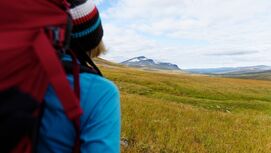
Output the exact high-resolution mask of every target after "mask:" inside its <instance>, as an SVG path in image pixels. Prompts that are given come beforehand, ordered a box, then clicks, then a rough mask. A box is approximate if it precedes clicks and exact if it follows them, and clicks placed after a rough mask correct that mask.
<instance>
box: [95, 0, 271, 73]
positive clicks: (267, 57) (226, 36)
mask: <svg viewBox="0 0 271 153" xmlns="http://www.w3.org/2000/svg"><path fill="white" fill-rule="evenodd" d="M95 2H96V4H97V7H98V9H99V12H100V14H101V18H102V23H103V27H104V38H103V39H104V42H105V44H106V47H107V49H108V52H107V54H106V55H104V56H103V58H105V59H107V60H110V61H114V62H122V61H124V60H127V59H130V58H133V57H137V56H146V57H147V58H152V59H155V60H159V61H163V62H171V63H174V64H177V65H178V66H179V67H180V68H183V69H187V68H214V67H235V66H252V65H270V66H271V0H160V1H157V0H96V1H95Z"/></svg>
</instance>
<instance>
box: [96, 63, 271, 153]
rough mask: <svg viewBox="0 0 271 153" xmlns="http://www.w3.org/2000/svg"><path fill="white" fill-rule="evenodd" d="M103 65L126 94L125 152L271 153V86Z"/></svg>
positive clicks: (123, 111) (106, 73)
mask: <svg viewBox="0 0 271 153" xmlns="http://www.w3.org/2000/svg"><path fill="white" fill-rule="evenodd" d="M99 63H100V67H102V71H103V72H104V75H105V76H106V77H108V78H109V79H111V80H113V81H114V82H115V83H116V84H117V85H118V87H119V89H120V91H121V106H122V138H123V140H125V141H127V142H128V146H126V147H125V146H123V147H122V152H125V153H126V152H127V153H136V152H139V153H144V152H145V153H174V152H176V153H177V152H178V153H182V152H184V153H187V152H188V153H205V152H206V153H239V152H242V153H243V152H245V153H268V152H271V82H270V81H258V80H248V79H246V80H242V79H230V78H214V77H208V76H195V75H194V76H193V75H188V74H181V73H180V74H176V73H175V74H174V73H172V74H166V73H159V72H147V71H142V70H136V69H132V68H127V67H124V66H118V65H117V64H114V65H112V64H110V63H108V62H107V63H104V62H103V61H102V62H99Z"/></svg>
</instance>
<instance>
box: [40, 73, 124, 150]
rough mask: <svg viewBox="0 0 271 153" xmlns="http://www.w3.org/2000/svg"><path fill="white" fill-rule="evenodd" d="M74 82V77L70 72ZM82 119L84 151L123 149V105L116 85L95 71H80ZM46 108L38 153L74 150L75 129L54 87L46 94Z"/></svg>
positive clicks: (82, 145)
mask: <svg viewBox="0 0 271 153" xmlns="http://www.w3.org/2000/svg"><path fill="white" fill-rule="evenodd" d="M68 79H69V81H70V83H71V85H72V84H73V76H72V75H68ZM80 86H81V103H80V104H81V107H82V109H83V112H84V113H83V115H82V116H81V119H80V129H81V134H80V140H81V142H82V143H81V152H82V153H88V152H95V153H118V152H120V147H119V146H120V109H119V108H120V106H119V105H120V104H119V93H118V89H117V88H116V86H115V85H114V84H113V83H112V82H110V81H108V80H107V79H105V78H103V77H100V76H98V75H95V74H90V73H81V74H80ZM45 100H46V103H45V110H44V113H43V118H42V122H41V129H40V136H39V137H40V138H39V145H38V152H39V153H66V152H67V153H68V152H71V151H72V148H73V146H74V141H75V137H76V132H75V129H74V126H73V124H72V123H71V122H70V121H69V119H68V118H67V117H66V115H65V114H64V112H63V109H62V106H61V105H60V103H59V101H58V99H57V97H56V95H55V93H54V91H53V89H52V88H51V87H50V88H49V89H48V90H47V93H46V96H45Z"/></svg>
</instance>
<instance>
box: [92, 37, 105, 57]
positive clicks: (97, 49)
mask: <svg viewBox="0 0 271 153" xmlns="http://www.w3.org/2000/svg"><path fill="white" fill-rule="evenodd" d="M105 52H106V48H105V45H104V42H103V41H102V40H101V42H100V43H99V44H98V46H97V47H95V48H94V49H92V50H90V51H89V52H88V56H89V57H90V58H95V57H99V56H100V55H101V54H105Z"/></svg>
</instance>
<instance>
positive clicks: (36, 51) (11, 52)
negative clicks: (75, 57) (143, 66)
mask: <svg viewBox="0 0 271 153" xmlns="http://www.w3.org/2000/svg"><path fill="white" fill-rule="evenodd" d="M68 6H69V5H68V3H67V2H66V0H1V2H0V70H1V75H0V152H1V153H10V152H11V153H31V152H33V151H35V149H34V146H35V141H36V135H37V131H38V130H37V129H38V128H37V127H38V122H39V115H40V112H41V109H40V108H41V104H42V103H43V98H44V95H45V92H46V90H47V87H48V85H49V84H50V85H52V87H53V88H54V90H55V92H56V94H57V96H58V98H59V99H60V101H61V103H62V106H63V108H64V111H65V113H66V115H67V116H68V118H69V119H70V120H71V121H72V122H74V125H75V128H76V129H77V139H76V141H75V145H74V152H79V149H80V141H79V117H80V115H81V114H82V110H81V108H80V104H79V81H78V73H76V72H78V68H77V67H74V72H75V73H74V74H77V75H74V76H75V77H76V78H77V79H75V81H74V82H75V91H76V92H74V91H73V90H72V89H71V87H70V85H69V82H68V80H67V79H66V74H65V72H64V70H63V67H62V65H61V62H60V60H59V57H58V53H59V52H61V51H65V50H64V47H65V45H64V44H65V37H66V36H65V35H66V34H67V31H68V30H67V21H69V15H68V11H67V9H68ZM68 25H69V24H68ZM66 40H67V39H66ZM75 63H76V62H75ZM75 93H77V94H75Z"/></svg>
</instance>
